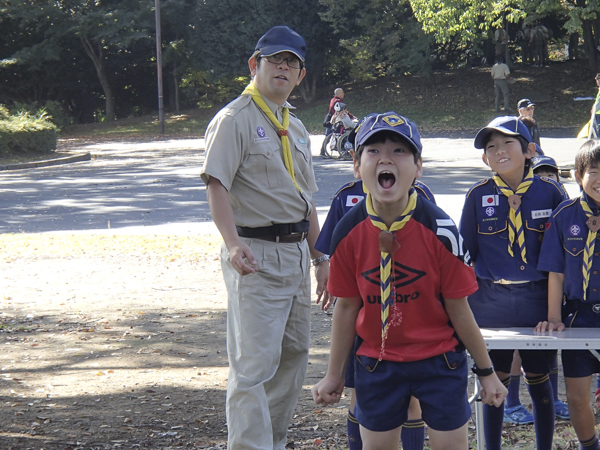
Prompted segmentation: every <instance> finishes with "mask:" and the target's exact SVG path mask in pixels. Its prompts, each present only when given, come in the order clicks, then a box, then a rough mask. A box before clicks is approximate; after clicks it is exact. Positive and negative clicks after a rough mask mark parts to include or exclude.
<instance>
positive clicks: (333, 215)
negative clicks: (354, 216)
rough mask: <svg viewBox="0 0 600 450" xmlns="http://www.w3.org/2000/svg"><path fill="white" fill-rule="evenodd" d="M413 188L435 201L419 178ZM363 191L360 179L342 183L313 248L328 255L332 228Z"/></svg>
mask: <svg viewBox="0 0 600 450" xmlns="http://www.w3.org/2000/svg"><path fill="white" fill-rule="evenodd" d="M414 187H415V190H416V191H417V194H418V195H421V196H423V197H425V198H426V199H427V200H431V201H432V202H433V203H435V198H434V197H433V193H432V192H431V189H429V186H427V185H426V184H425V183H422V182H421V181H419V180H415V185H414ZM366 196H367V195H366V194H365V191H364V190H363V182H362V180H354V181H351V182H350V183H346V184H345V185H343V186H342V187H341V188H340V189H339V190H338V191H337V192H336V194H335V195H334V197H333V201H332V202H331V207H330V208H329V212H328V213H327V218H326V219H325V223H324V224H323V228H321V232H320V233H319V237H318V239H317V242H316V243H315V248H316V249H317V250H319V251H320V252H321V253H326V254H328V255H329V252H330V250H331V249H330V247H331V237H332V236H333V230H334V229H335V226H336V225H337V223H338V222H339V221H340V219H341V218H342V217H344V215H345V214H346V213H347V212H348V211H350V210H351V209H352V208H353V207H354V206H356V205H358V204H359V203H360V202H361V201H362V200H363V199H364V198H366Z"/></svg>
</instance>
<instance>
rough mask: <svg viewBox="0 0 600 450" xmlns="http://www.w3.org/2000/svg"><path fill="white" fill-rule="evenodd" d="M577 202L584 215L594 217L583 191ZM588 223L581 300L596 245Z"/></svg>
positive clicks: (584, 293)
mask: <svg viewBox="0 0 600 450" xmlns="http://www.w3.org/2000/svg"><path fill="white" fill-rule="evenodd" d="M579 203H581V208H582V209H583V212H584V213H585V215H586V216H587V217H588V218H590V217H594V213H593V211H592V208H591V207H590V204H589V203H588V199H587V195H586V194H585V192H582V193H581V198H580V199H579ZM586 225H588V235H587V240H586V241H585V249H584V250H583V266H582V271H583V301H585V300H586V299H587V289H588V285H589V283H590V269H591V267H592V262H593V260H594V247H595V246H596V235H597V231H593V230H592V229H591V228H590V227H589V224H587V223H586Z"/></svg>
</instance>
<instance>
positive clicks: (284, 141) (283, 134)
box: [242, 81, 302, 192]
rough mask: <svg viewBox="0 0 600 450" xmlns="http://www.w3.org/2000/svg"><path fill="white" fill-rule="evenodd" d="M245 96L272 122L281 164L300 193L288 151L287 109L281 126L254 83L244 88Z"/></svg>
mask: <svg viewBox="0 0 600 450" xmlns="http://www.w3.org/2000/svg"><path fill="white" fill-rule="evenodd" d="M246 94H248V95H250V96H252V100H254V103H256V106H258V107H259V108H260V109H261V111H262V112H264V113H265V114H266V115H267V117H268V118H269V119H271V122H273V125H275V127H276V128H277V134H278V135H279V137H280V138H281V147H282V148H283V163H284V164H285V168H286V169H287V171H288V173H289V174H290V177H291V178H292V181H293V182H294V186H296V189H298V190H299V191H300V192H302V189H300V186H298V183H296V175H295V174H294V159H293V158H292V150H291V149H290V139H289V137H288V126H289V124H290V112H289V110H288V108H283V125H282V124H280V123H279V120H277V117H275V114H273V112H272V111H271V110H270V109H269V107H268V106H267V104H266V103H265V101H264V100H263V98H262V96H261V95H260V92H259V90H258V89H256V86H254V83H253V82H252V81H251V82H250V84H249V85H248V86H246V89H244V92H242V95H246Z"/></svg>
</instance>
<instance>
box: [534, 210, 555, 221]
mask: <svg viewBox="0 0 600 450" xmlns="http://www.w3.org/2000/svg"><path fill="white" fill-rule="evenodd" d="M551 215H552V210H551V209H540V210H537V211H531V218H532V219H545V218H546V217H550V216H551Z"/></svg>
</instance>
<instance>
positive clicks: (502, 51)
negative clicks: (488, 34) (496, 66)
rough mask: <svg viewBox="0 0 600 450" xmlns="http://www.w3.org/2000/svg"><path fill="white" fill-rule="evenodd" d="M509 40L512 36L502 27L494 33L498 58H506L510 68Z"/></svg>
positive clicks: (505, 60)
mask: <svg viewBox="0 0 600 450" xmlns="http://www.w3.org/2000/svg"><path fill="white" fill-rule="evenodd" d="M509 39H510V36H509V35H508V32H507V31H506V30H505V29H504V28H502V27H500V28H498V29H497V30H496V31H495V32H494V42H495V44H496V57H498V56H502V58H504V62H505V63H506V64H507V65H508V66H510V65H511V59H510V52H509V50H508V41H509Z"/></svg>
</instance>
